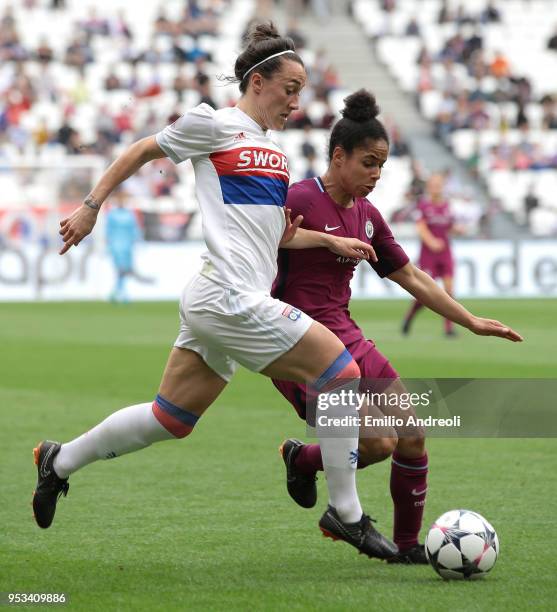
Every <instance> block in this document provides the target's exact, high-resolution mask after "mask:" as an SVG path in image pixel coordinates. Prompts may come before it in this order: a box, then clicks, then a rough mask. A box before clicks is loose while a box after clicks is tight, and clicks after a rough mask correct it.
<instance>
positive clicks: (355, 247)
mask: <svg viewBox="0 0 557 612" xmlns="http://www.w3.org/2000/svg"><path fill="white" fill-rule="evenodd" d="M330 238H331V244H330V246H329V251H332V252H333V253H336V254H337V255H342V256H343V257H352V258H353V259H371V261H373V262H376V261H377V255H376V254H375V250H374V248H373V247H372V246H371V244H369V243H367V242H362V241H361V240H358V239H357V238H343V237H341V236H330Z"/></svg>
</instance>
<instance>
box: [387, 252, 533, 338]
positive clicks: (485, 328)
mask: <svg viewBox="0 0 557 612" xmlns="http://www.w3.org/2000/svg"><path fill="white" fill-rule="evenodd" d="M388 278H389V279H390V280H392V281H394V282H395V283H397V284H399V285H400V286H401V287H402V288H403V289H406V291H408V293H410V294H411V295H413V296H414V297H415V298H416V299H417V300H418V301H419V302H421V303H422V304H424V306H427V307H428V308H429V309H431V310H433V311H434V312H436V313H437V314H440V315H441V316H443V317H445V318H447V319H450V320H451V321H454V322H455V323H458V324H459V325H462V326H463V327H466V328H467V329H469V330H470V331H471V332H473V333H474V334H477V335H478V336H498V337H499V338H505V339H507V340H511V341H512V342H522V336H521V335H520V334H518V333H517V332H515V331H514V330H512V329H511V328H510V327H508V326H506V325H504V324H503V323H501V322H499V321H495V320H494V319H482V318H481V317H476V316H474V315H473V314H472V313H471V312H470V311H468V310H466V308H464V306H463V305H462V304H459V303H458V302H457V301H456V300H454V299H453V298H452V297H451V296H450V295H449V294H448V293H447V292H446V291H445V290H444V289H442V288H441V287H439V285H438V284H437V283H436V282H435V281H434V280H433V279H432V278H431V276H429V275H428V274H426V273H425V272H423V271H422V270H419V269H418V268H416V266H414V265H413V264H411V263H407V264H406V265H405V266H403V267H402V268H400V269H399V270H397V271H396V272H393V273H392V274H390V275H389V276H388Z"/></svg>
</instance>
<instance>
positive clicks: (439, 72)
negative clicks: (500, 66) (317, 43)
mask: <svg viewBox="0 0 557 612" xmlns="http://www.w3.org/2000/svg"><path fill="white" fill-rule="evenodd" d="M445 4H446V7H447V9H448V11H449V13H451V12H452V15H453V18H452V20H449V21H448V22H445V23H439V16H440V11H441V8H442V5H443V2H442V1H441V0H421V1H420V2H419V3H413V2H403V1H398V2H395V3H394V9H393V10H390V11H384V10H383V6H382V3H381V2H380V1H379V0H355V1H354V2H353V14H354V17H355V19H356V20H357V21H358V22H359V23H360V24H361V26H362V28H363V30H364V31H365V33H366V34H367V35H368V36H369V37H370V38H371V39H373V40H374V41H375V43H376V49H377V54H378V57H379V58H380V60H381V61H382V62H383V63H384V64H385V65H386V66H387V67H388V69H389V70H390V72H391V73H392V75H393V76H394V77H395V79H396V80H397V82H398V83H399V85H400V87H401V88H402V89H403V90H404V91H406V92H408V93H409V94H412V95H416V96H417V100H418V105H419V108H420V111H421V113H422V114H423V116H424V117H425V118H427V119H429V120H430V121H432V122H433V123H434V124H435V125H436V127H437V134H438V136H439V137H440V138H441V139H443V140H444V142H445V144H446V145H447V146H449V147H450V148H451V149H452V151H453V152H454V154H455V155H456V156H457V157H459V158H461V159H462V160H464V161H466V162H468V163H472V162H473V161H474V160H475V158H476V157H477V170H478V173H479V177H480V178H481V179H482V180H484V181H485V183H486V186H487V188H488V190H489V191H490V193H491V195H493V196H494V197H496V198H498V199H500V201H501V204H502V206H503V207H504V209H506V210H508V211H509V212H510V213H512V214H513V215H514V217H515V219H516V221H517V222H518V223H523V222H524V218H525V213H524V206H523V200H524V198H525V196H526V191H527V189H528V187H529V186H530V185H533V189H534V193H535V195H536V196H537V197H538V198H539V200H540V208H541V210H539V211H536V216H532V217H531V221H532V225H531V230H532V232H533V233H535V234H540V235H544V236H546V235H548V232H551V231H553V232H555V228H557V197H556V196H555V193H556V187H557V119H556V120H555V121H554V123H553V125H551V126H549V125H548V119H547V116H548V115H547V110H546V109H544V105H543V101H544V97H545V98H551V96H553V97H554V106H555V105H556V103H555V96H556V95H557V88H556V86H555V79H551V78H548V77H549V75H554V74H557V53H555V52H554V51H551V50H548V49H547V48H546V43H547V40H548V39H549V37H550V35H551V34H552V33H553V30H554V28H555V23H554V21H555V20H554V19H548V18H547V14H548V13H547V11H548V10H549V9H550V8H551V2H547V1H546V0H529V1H527V2H524V1H522V0H506V1H505V2H496V3H495V7H496V9H497V11H498V12H499V19H498V20H489V19H488V18H487V16H486V15H485V14H483V11H485V9H486V6H487V2H486V0H470V1H468V2H466V3H462V2H457V1H456V0H449V1H448V2H446V3H445ZM459 6H460V7H461V10H463V12H464V13H465V16H464V21H467V23H463V24H459V23H457V20H458V19H457V18H458V15H457V13H458V9H459ZM461 17H462V15H461ZM412 19H414V20H415V21H416V23H417V27H418V30H419V31H418V32H417V33H415V32H414V33H413V34H409V33H408V30H407V28H408V24H409V23H410V21H411V20H412ZM476 32H477V33H478V34H479V35H480V37H481V39H482V49H483V51H482V54H483V56H480V57H481V61H482V62H483V63H484V64H485V65H486V66H487V67H488V68H490V67H492V61H493V60H494V59H495V58H496V55H497V54H498V53H503V55H504V57H505V58H506V60H507V62H508V67H509V70H510V75H509V76H510V78H505V77H500V78H496V76H495V74H494V73H491V72H489V70H488V71H487V72H486V71H485V70H484V71H483V73H482V74H483V76H481V78H477V77H476V76H474V75H473V74H472V72H473V71H471V66H473V64H471V63H470V62H468V64H467V63H465V62H463V61H461V60H462V58H457V61H455V62H450V63H447V62H446V61H443V59H444V51H443V50H444V49H445V50H446V45H447V41H449V39H450V38H451V37H454V36H455V35H457V34H459V33H460V34H462V36H463V39H464V41H467V40H470V39H471V37H472V36H473V35H474V34H475V33H476ZM424 54H425V56H426V60H425V61H422V64H420V63H419V62H418V61H417V60H418V58H419V56H420V55H422V56H423V55H424ZM524 77H527V84H524V83H521V79H523V78H524ZM449 84H450V85H449ZM451 86H452V87H451ZM521 87H522V89H521ZM446 88H449V89H450V91H449V92H448V93H447V92H446ZM505 88H506V89H507V90H510V91H511V93H512V94H513V95H507V96H506V97H505V95H504V94H505ZM513 88H514V89H513ZM461 92H464V95H465V97H466V98H467V100H466V104H465V105H464V109H465V110H466V111H467V112H469V113H470V112H471V111H472V109H471V107H470V106H469V104H471V103H473V99H474V97H476V98H481V102H480V105H481V110H479V113H480V114H479V115H478V121H477V123H474V120H473V119H470V117H471V116H472V115H470V117H468V120H469V122H471V123H473V125H470V126H468V127H467V126H466V125H465V126H464V127H462V126H460V125H459V123H458V121H452V120H451V119H449V120H448V123H443V121H444V120H445V119H440V114H441V113H442V112H446V113H448V115H449V116H451V113H454V112H455V104H457V103H458V101H457V97H458V95H459V93H461ZM507 93H508V92H507ZM548 104H549V105H550V106H551V102H548ZM452 117H454V115H452ZM544 121H545V125H544ZM501 147H502V148H501ZM506 147H510V150H509V151H507V148H506ZM500 152H504V153H507V154H508V155H509V157H510V161H508V160H505V159H503V158H501V156H500V155H499V154H500ZM507 166H508V167H507ZM509 185H512V186H513V188H512V189H509ZM535 219H544V220H545V221H546V222H545V223H541V222H539V221H538V222H534V221H535ZM548 228H553V229H548Z"/></svg>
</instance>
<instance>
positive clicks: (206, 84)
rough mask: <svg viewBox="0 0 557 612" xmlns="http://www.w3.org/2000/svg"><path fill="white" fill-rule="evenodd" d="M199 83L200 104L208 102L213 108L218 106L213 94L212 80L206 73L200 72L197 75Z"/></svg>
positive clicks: (196, 78)
mask: <svg viewBox="0 0 557 612" xmlns="http://www.w3.org/2000/svg"><path fill="white" fill-rule="evenodd" d="M195 80H196V83H197V91H199V95H200V98H199V104H208V105H209V106H211V107H213V108H217V103H216V102H215V101H214V100H213V98H212V96H211V82H210V80H209V77H208V76H207V75H206V74H203V73H199V74H197V76H196V77H195Z"/></svg>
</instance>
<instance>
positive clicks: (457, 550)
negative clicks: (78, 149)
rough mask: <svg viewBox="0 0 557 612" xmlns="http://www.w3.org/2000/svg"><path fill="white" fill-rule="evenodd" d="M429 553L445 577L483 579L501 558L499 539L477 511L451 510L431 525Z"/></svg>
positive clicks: (432, 563)
mask: <svg viewBox="0 0 557 612" xmlns="http://www.w3.org/2000/svg"><path fill="white" fill-rule="evenodd" d="M425 552H426V555H427V558H428V560H429V562H430V563H431V566H432V567H433V569H434V570H435V571H436V572H437V573H438V574H439V575H440V576H441V578H445V579H447V580H451V579H457V580H462V579H475V578H481V577H482V576H485V574H487V572H489V570H490V569H492V567H493V566H494V565H495V562H496V561H497V557H498V556H499V539H498V538H497V534H496V533H495V529H493V527H492V526H491V524H490V523H488V521H486V520H485V519H484V517H483V516H481V515H480V514H478V513H477V512H472V511H471V510H450V511H449V512H445V514H443V515H442V516H440V517H439V518H438V519H437V520H436V521H435V523H433V525H432V526H431V528H430V530H429V533H428V534H427V537H426V540H425Z"/></svg>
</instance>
